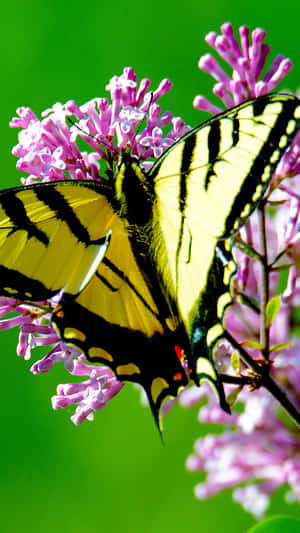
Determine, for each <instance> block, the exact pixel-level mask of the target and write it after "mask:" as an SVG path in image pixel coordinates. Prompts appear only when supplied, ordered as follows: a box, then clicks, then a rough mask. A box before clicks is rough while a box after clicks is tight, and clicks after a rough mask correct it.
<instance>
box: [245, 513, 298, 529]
mask: <svg viewBox="0 0 300 533" xmlns="http://www.w3.org/2000/svg"><path fill="white" fill-rule="evenodd" d="M248 533H300V522H299V520H296V519H295V518H291V517H289V516H277V517H273V518H269V519H267V520H264V521H263V522H260V523H259V524H256V525H255V526H254V527H252V528H251V529H249V530H248Z"/></svg>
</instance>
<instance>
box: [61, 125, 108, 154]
mask: <svg viewBox="0 0 300 533" xmlns="http://www.w3.org/2000/svg"><path fill="white" fill-rule="evenodd" d="M67 120H68V122H69V123H70V124H71V125H72V126H75V128H77V129H78V130H79V131H81V132H82V133H84V135H87V136H88V137H91V138H92V139H96V137H95V135H93V134H92V133H91V132H90V131H85V130H84V129H83V128H81V127H80V126H79V125H78V124H77V122H74V120H72V119H71V118H70V117H67ZM96 142H97V143H98V144H102V145H103V147H104V148H105V149H106V150H110V149H111V147H110V146H109V145H108V144H107V145H106V144H105V142H103V141H101V142H99V141H98V140H97V139H96Z"/></svg>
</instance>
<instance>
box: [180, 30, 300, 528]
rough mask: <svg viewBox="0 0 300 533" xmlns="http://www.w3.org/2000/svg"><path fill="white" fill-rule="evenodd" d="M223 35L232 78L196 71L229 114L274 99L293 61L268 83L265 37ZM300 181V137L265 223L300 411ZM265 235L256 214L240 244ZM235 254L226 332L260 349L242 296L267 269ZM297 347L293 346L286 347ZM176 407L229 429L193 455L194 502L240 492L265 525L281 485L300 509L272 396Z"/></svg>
mask: <svg viewBox="0 0 300 533" xmlns="http://www.w3.org/2000/svg"><path fill="white" fill-rule="evenodd" d="M221 30H222V35H221V36H217V35H216V34H215V33H209V34H208V35H207V37H206V41H207V42H208V44H209V45H210V46H211V47H212V48H214V49H215V51H217V53H218V54H219V56H220V57H221V58H222V59H223V60H224V61H226V62H227V63H228V64H229V65H230V67H231V68H232V76H231V77H229V76H228V75H227V74H226V73H225V71H224V70H223V69H222V67H221V66H220V64H219V62H218V61H217V60H216V59H215V58H214V57H213V56H211V55H210V54H207V55H205V56H203V57H201V58H200V61H199V67H200V69H202V70H204V71H205V72H207V73H209V74H210V75H211V76H212V77H213V78H214V79H215V80H216V81H217V83H216V85H215V86H214V88H213V92H214V94H216V95H217V96H219V97H220V98H221V100H222V102H223V104H224V105H225V106H226V107H228V108H231V107H232V106H234V105H236V104H238V103H240V102H243V101H244V100H247V99H249V98H253V97H256V96H260V95H262V94H266V93H268V92H269V91H271V90H273V89H274V87H275V86H276V85H277V84H278V83H279V81H281V79H282V78H283V77H284V76H285V74H286V73H287V72H289V70H290V69H291V66H292V64H291V61H290V60H289V59H286V58H284V57H283V56H277V57H276V58H275V59H274V61H273V62H272V64H271V67H270V68H269V69H268V70H267V71H266V73H265V74H262V71H263V68H264V66H265V62H266V59H267V56H268V54H269V51H270V47H269V46H268V45H266V44H265V43H264V42H263V41H264V38H265V32H264V31H263V30H261V29H259V28H257V29H255V30H254V31H253V32H252V43H251V44H250V39H249V34H250V32H249V28H246V27H245V26H242V27H241V28H240V30H239V33H240V44H239V43H238V41H237V40H236V38H235V36H234V33H233V29H232V26H231V24H229V23H227V24H223V26H222V27H221ZM261 76H262V79H260V77H261ZM194 106H195V107H196V108H198V109H201V110H205V111H208V112H210V113H212V114H216V113H218V112H220V111H221V109H219V108H217V107H216V106H214V105H213V104H211V103H210V102H209V100H207V99H206V98H204V97H203V96H197V97H196V98H195V101H194ZM299 173H300V136H299V134H298V135H297V136H296V137H295V139H294V141H293V143H292V145H291V146H290V147H289V148H288V150H287V151H286V153H285V154H284V156H283V158H282V159H281V161H280V163H279V165H278V166H277V169H276V172H275V173H274V177H273V180H272V184H273V185H272V186H273V189H274V192H273V194H272V195H271V196H270V197H269V200H270V202H276V203H275V204H270V205H272V207H271V208H270V211H267V214H266V240H267V249H268V250H267V252H268V261H269V263H272V261H273V262H275V263H274V265H276V267H278V268H277V270H274V271H273V272H271V273H270V275H269V299H271V298H272V297H274V296H275V295H276V294H277V293H278V283H279V280H280V279H281V278H280V272H281V269H283V268H284V269H286V271H287V272H288V276H287V277H286V288H285V289H283V290H282V296H281V306H280V309H279V311H278V313H277V315H276V317H275V319H274V321H273V323H272V326H271V329H270V343H271V347H272V346H274V347H275V348H274V351H271V363H270V364H271V374H272V375H273V376H274V377H275V378H276V380H277V382H279V383H281V384H282V386H283V388H284V390H285V391H286V392H287V395H288V396H289V398H290V399H291V400H292V401H293V402H294V404H295V405H296V406H298V407H299V406H300V363H299V349H300V343H299V341H298V340H297V339H296V338H294V339H293V335H294V331H293V326H292V322H291V317H292V313H293V310H294V309H295V308H296V307H297V306H298V305H299V302H300V298H299V294H300V280H299V275H298V274H299V265H300V262H299V257H300V247H299V245H300V189H299V183H298V182H297V180H296V179H295V180H286V179H285V178H287V177H289V178H290V177H295V176H296V177H297V175H299ZM298 177H299V176H298ZM284 179H285V181H283V180H284ZM259 231H260V230H259V228H258V219H257V215H256V214H254V215H252V217H251V218H250V220H249V221H248V223H247V224H246V226H245V227H244V228H242V230H241V231H240V237H241V238H242V240H243V241H244V242H245V243H247V244H248V245H249V246H250V247H252V248H254V250H258V251H260V252H262V250H261V249H260V243H259V239H258V233H259ZM235 253H236V256H237V262H238V273H237V276H236V278H235V280H234V291H235V298H234V305H233V306H232V307H231V309H230V310H229V311H228V312H227V314H226V329H227V330H228V331H229V332H230V334H231V335H232V336H233V337H234V338H235V339H237V340H238V341H239V342H241V343H243V342H244V341H247V340H248V339H249V338H250V339H254V340H255V341H257V342H258V341H259V331H260V315H259V312H258V311H259V310H258V309H257V308H256V307H255V305H254V304H252V306H251V305H250V304H249V305H248V306H246V305H245V301H244V300H241V296H242V295H244V294H246V295H247V296H248V299H249V298H250V299H251V302H257V306H258V305H259V302H260V290H261V289H260V286H261V285H260V283H261V281H260V277H261V265H260V263H259V261H258V260H255V259H254V258H252V257H251V256H249V255H247V254H246V253H245V252H244V251H241V250H240V249H238V248H237V249H236V252H235ZM293 265H294V266H293ZM283 271H284V270H282V272H283ZM242 302H243V303H242ZM291 339H292V341H293V344H292V346H291V347H285V348H284V346H282V348H280V345H284V344H285V343H289V342H291ZM276 345H277V346H278V348H276ZM247 350H248V353H250V354H251V355H252V357H254V358H258V359H259V357H261V354H260V352H259V350H258V349H255V348H254V347H252V348H248V349H247ZM233 352H234V350H233V349H232V347H231V346H230V345H228V344H227V345H226V343H224V342H222V343H220V344H219V346H218V347H217V350H216V364H217V366H218V364H220V365H221V367H220V368H221V370H219V371H221V372H222V373H227V374H231V375H235V369H234V368H233V367H232V356H233ZM245 370H246V368H245V366H244V365H243V363H241V370H240V371H239V372H240V373H241V374H242V375H243V374H244V375H245ZM226 389H227V393H228V394H229V393H230V392H232V390H233V389H234V387H233V386H232V385H226ZM205 399H206V403H204V400H205ZM207 401H208V403H207ZM179 403H180V404H181V405H183V406H185V407H189V406H192V405H195V404H198V405H199V406H200V410H199V421H201V422H205V423H209V424H222V425H223V426H224V432H223V433H222V434H215V435H214V434H213V433H212V434H210V435H207V436H206V437H204V438H200V439H198V440H197V441H196V443H195V446H194V452H193V454H192V455H190V456H189V457H188V459H187V468H188V469H189V470H192V471H199V472H205V473H206V479H205V481H204V482H202V483H200V484H198V485H197V486H196V488H195V494H196V496H197V498H199V499H203V498H207V497H209V496H211V495H214V494H216V493H217V492H220V491H221V490H224V489H226V488H228V487H230V488H233V489H234V491H233V498H234V499H235V500H236V501H237V502H239V503H241V505H243V507H244V508H245V509H246V510H247V511H249V512H251V513H252V514H253V515H254V516H256V517H257V518H262V517H263V515H264V512H265V510H266V509H267V507H268V505H269V501H270V496H271V495H272V494H273V493H274V491H275V490H276V489H277V488H278V487H280V486H282V485H286V484H287V485H288V486H289V492H288V493H287V500H288V501H300V461H299V436H297V434H296V430H295V427H294V425H293V423H292V422H289V420H288V419H285V418H282V416H280V417H279V416H278V404H277V402H276V400H275V399H274V398H273V396H271V394H269V393H267V392H266V391H265V390H263V389H260V390H256V391H254V392H252V390H251V389H249V390H248V389H247V388H245V387H243V388H241V391H240V393H239V395H238V397H237V403H238V404H239V410H238V411H233V415H232V416H228V415H227V414H226V413H224V412H223V411H222V410H221V409H220V407H219V405H218V404H217V401H216V398H215V397H214V394H213V393H212V391H211V389H210V388H208V387H205V388H204V386H201V389H200V390H199V389H197V387H192V388H190V389H188V390H185V391H183V392H182V393H181V395H180V396H179Z"/></svg>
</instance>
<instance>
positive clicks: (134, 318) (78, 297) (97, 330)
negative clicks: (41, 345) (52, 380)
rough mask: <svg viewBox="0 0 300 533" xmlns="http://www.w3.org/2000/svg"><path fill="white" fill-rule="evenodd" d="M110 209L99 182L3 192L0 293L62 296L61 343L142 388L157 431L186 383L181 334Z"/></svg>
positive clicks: (56, 321)
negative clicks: (165, 404) (170, 399)
mask: <svg viewBox="0 0 300 533" xmlns="http://www.w3.org/2000/svg"><path fill="white" fill-rule="evenodd" d="M110 200H111V201H110ZM112 204H113V200H112V192H111V190H110V189H108V188H107V187H105V185H103V184H99V183H95V182H80V181H78V182H75V181H73V182H71V181H66V182H57V183H42V184H38V185H34V186H29V187H20V188H16V189H10V190H7V191H2V192H1V193H0V264H1V266H0V273H1V278H0V293H1V294H2V295H5V296H9V297H14V298H17V299H20V300H25V301H33V302H35V301H41V300H45V299H47V298H50V297H52V296H53V295H55V294H56V293H58V292H59V291H60V290H61V289H64V293H63V296H62V299H61V301H60V302H59V305H58V309H57V310H56V311H55V312H54V315H53V317H52V318H53V322H54V324H55V325H56V327H57V329H58V330H59V333H60V335H61V337H62V339H63V340H64V341H65V342H67V343H71V344H73V345H75V346H77V347H78V348H80V349H81V350H82V351H83V352H84V353H85V355H86V357H87V358H88V359H89V360H91V361H93V362H101V363H105V364H107V365H108V366H110V367H111V368H112V370H113V371H114V372H115V374H116V376H117V377H118V378H119V379H120V380H121V381H133V382H137V383H140V384H141V385H142V386H143V387H144V389H145V391H146V393H147V395H148V398H149V402H150V405H151V409H152V412H153V415H154V417H155V420H156V422H157V424H158V425H159V408H160V405H161V403H162V401H163V399H164V398H165V397H166V396H168V395H172V396H176V395H177V393H178V389H179V388H180V387H182V386H184V385H186V383H187V378H186V376H185V373H184V371H183V368H182V366H181V363H180V361H179V359H178V358H177V356H176V345H177V344H179V343H180V345H182V343H181V335H180V333H179V330H178V324H176V322H175V321H174V319H172V318H171V317H170V313H169V310H168V308H167V306H166V304H165V302H164V300H163V299H162V297H161V294H160V290H159V288H158V287H155V286H153V284H151V282H150V279H148V277H147V276H146V274H145V273H144V272H143V271H142V269H141V268H140V266H139V264H138V263H137V260H136V254H135V253H134V251H133V249H132V245H131V242H130V239H129V235H128V230H127V227H126V223H125V222H124V221H123V220H122V219H121V218H120V217H119V216H118V214H117V210H116V209H115V208H113V206H112ZM153 295H154V296H153Z"/></svg>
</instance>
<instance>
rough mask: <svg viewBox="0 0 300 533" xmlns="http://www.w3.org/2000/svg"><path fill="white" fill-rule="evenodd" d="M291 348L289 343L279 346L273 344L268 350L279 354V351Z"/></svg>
mask: <svg viewBox="0 0 300 533" xmlns="http://www.w3.org/2000/svg"><path fill="white" fill-rule="evenodd" d="M291 346H293V345H292V344H291V343H290V342H286V343H281V344H280V343H279V344H273V346H271V348H270V352H280V350H284V349H285V348H290V347H291Z"/></svg>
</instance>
